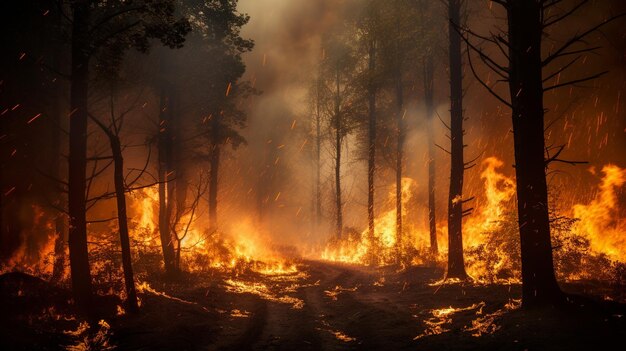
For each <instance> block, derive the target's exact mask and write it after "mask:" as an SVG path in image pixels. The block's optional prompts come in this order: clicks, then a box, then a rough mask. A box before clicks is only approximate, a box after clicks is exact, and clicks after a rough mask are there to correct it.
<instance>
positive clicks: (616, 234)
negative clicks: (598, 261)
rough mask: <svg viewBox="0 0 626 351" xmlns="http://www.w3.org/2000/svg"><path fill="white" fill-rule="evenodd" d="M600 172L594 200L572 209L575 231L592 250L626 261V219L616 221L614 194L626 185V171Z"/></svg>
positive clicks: (610, 167)
mask: <svg viewBox="0 0 626 351" xmlns="http://www.w3.org/2000/svg"><path fill="white" fill-rule="evenodd" d="M602 173H603V174H604V176H603V177H602V181H601V183H600V185H599V188H598V192H597V193H596V196H595V198H594V199H593V200H591V202H589V203H588V204H586V205H584V204H576V205H574V206H573V207H572V213H573V216H574V217H575V218H578V219H579V221H578V222H577V223H576V224H575V225H574V231H575V232H577V233H579V234H581V235H583V236H585V237H586V238H587V239H589V241H590V244H591V249H592V250H593V251H595V252H597V253H604V254H606V255H608V256H609V257H610V258H611V259H613V260H618V261H626V236H625V235H624V233H626V220H625V219H623V218H619V213H618V206H617V194H616V191H617V190H618V189H619V188H620V187H622V186H623V185H624V183H625V182H626V169H623V168H620V167H618V166H615V165H606V166H604V167H603V168H602Z"/></svg>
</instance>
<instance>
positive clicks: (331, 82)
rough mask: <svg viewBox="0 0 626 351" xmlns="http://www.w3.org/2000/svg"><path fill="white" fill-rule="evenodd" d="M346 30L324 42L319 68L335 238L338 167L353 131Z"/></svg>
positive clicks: (338, 229) (339, 222)
mask: <svg viewBox="0 0 626 351" xmlns="http://www.w3.org/2000/svg"><path fill="white" fill-rule="evenodd" d="M347 31H348V29H347V28H345V27H344V28H340V30H337V32H335V33H333V34H332V36H329V37H327V38H324V42H323V48H324V51H325V57H324V60H323V61H322V65H321V71H320V76H321V81H322V89H321V91H322V101H323V106H324V115H325V117H326V120H327V126H328V130H329V132H330V135H332V140H333V141H332V158H333V169H334V186H335V193H334V204H335V238H336V239H341V237H342V234H343V198H342V186H341V178H342V177H341V166H342V162H344V161H343V157H344V155H343V148H344V139H345V137H346V136H347V135H348V134H349V133H350V131H351V130H352V129H353V128H354V127H355V123H354V122H355V118H354V109H355V106H354V105H353V103H354V101H355V89H354V62H355V58H354V49H353V48H352V47H351V46H350V43H349V41H348V38H349V35H348V33H347Z"/></svg>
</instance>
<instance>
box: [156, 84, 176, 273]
mask: <svg viewBox="0 0 626 351" xmlns="http://www.w3.org/2000/svg"><path fill="white" fill-rule="evenodd" d="M169 109H170V106H169V99H168V97H167V95H166V93H165V90H164V91H163V92H162V93H161V108H160V110H159V111H160V113H159V136H158V150H159V169H158V174H159V235H160V238H161V249H162V251H163V264H164V266H165V272H166V273H167V274H168V275H172V274H175V273H176V264H175V256H174V240H173V238H172V233H171V230H170V222H171V211H170V207H171V202H170V199H171V198H170V197H169V195H170V193H171V191H170V188H171V184H170V181H169V176H170V167H169V166H170V160H169V159H170V155H171V153H170V151H169V149H170V143H171V130H170V117H169V115H170V111H169Z"/></svg>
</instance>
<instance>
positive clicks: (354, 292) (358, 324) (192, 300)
mask: <svg viewBox="0 0 626 351" xmlns="http://www.w3.org/2000/svg"><path fill="white" fill-rule="evenodd" d="M442 274H443V272H442V271H441V270H440V269H438V268H430V267H414V268H410V269H408V270H404V271H401V272H395V271H394V270H393V269H392V268H386V269H369V268H362V267H354V266H345V265H338V264H330V263H321V262H304V263H302V265H301V266H300V272H299V273H297V274H288V275H282V276H263V275H260V274H257V273H246V274H240V275H238V276H235V277H232V276H229V275H226V274H225V273H222V272H211V273H197V274H188V275H185V276H184V277H182V278H180V279H179V280H177V281H164V280H163V279H161V278H159V277H156V276H155V277H150V278H148V279H147V282H148V283H149V287H144V288H143V289H142V293H140V294H139V295H140V298H141V304H142V309H141V313H140V314H138V315H129V314H123V315H116V313H115V308H116V301H115V300H114V299H108V300H107V299H105V300H102V301H100V302H98V303H99V305H100V306H99V307H101V309H102V310H104V311H108V312H107V313H108V314H107V313H104V315H105V317H103V318H104V319H105V320H106V322H107V324H102V325H100V326H95V327H92V328H91V329H85V328H83V329H85V330H82V329H79V321H78V320H75V319H73V317H72V306H70V305H69V304H68V300H69V293H68V292H67V291H65V290H62V289H57V288H53V287H51V286H50V285H49V284H47V283H45V282H43V281H40V280H38V279H37V278H34V277H29V276H26V275H20V274H15V273H12V274H7V275H4V276H0V288H1V290H0V297H2V305H3V307H2V311H0V314H1V315H2V321H1V322H0V334H2V335H1V336H2V337H1V339H0V340H1V341H0V349H2V350H20V349H23V350H29V349H50V350H54V349H62V348H71V347H72V346H75V347H82V348H83V349H85V348H87V349H89V348H91V349H106V348H107V347H108V348H111V349H113V348H114V349H118V350H248V349H251V350H252V349H260V350H353V349H362V350H375V349H385V350H395V349H410V350H434V349H445V350H472V349H480V350H589V349H592V348H595V349H607V347H608V345H611V344H612V345H620V344H622V343H623V342H624V340H626V316H624V314H625V312H626V308H624V305H620V304H617V303H614V302H608V301H606V300H609V299H610V298H611V297H613V298H616V296H620V295H623V293H624V291H623V288H620V289H618V288H611V287H609V286H606V285H603V284H600V283H591V282H586V283H577V284H564V285H563V286H562V287H563V289H564V290H565V291H567V292H570V293H575V294H582V295H585V296H586V297H584V298H576V299H574V300H572V303H571V304H570V305H571V306H569V308H566V309H563V310H555V309H549V310H541V311H524V310H521V309H519V298H520V286H519V285H497V284H494V285H475V284H445V285H432V283H433V282H435V281H436V280H438V279H439V278H440V277H441V276H442ZM51 307H52V310H51ZM72 332H73V333H72ZM613 348H614V349H621V348H619V347H616V346H615V347H613ZM608 349H611V348H608Z"/></svg>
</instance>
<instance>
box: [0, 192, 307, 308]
mask: <svg viewBox="0 0 626 351" xmlns="http://www.w3.org/2000/svg"><path fill="white" fill-rule="evenodd" d="M129 200H130V206H129V207H130V208H129V217H130V218H131V220H130V223H129V231H130V240H131V249H132V258H133V268H134V271H135V279H136V281H137V282H139V283H140V284H141V283H143V282H144V281H145V280H146V279H147V277H148V276H149V275H151V274H153V273H155V272H161V271H163V269H164V267H163V252H162V245H161V239H160V231H159V225H158V223H159V218H158V209H159V207H158V206H159V202H158V191H157V189H156V188H154V187H149V188H145V189H142V190H140V191H136V192H134V193H132V194H131V195H130V196H129ZM36 210H37V211H38V213H40V215H38V216H36V218H38V220H37V221H35V224H34V226H33V228H34V229H33V230H35V231H40V232H44V233H49V234H48V235H47V237H46V239H45V240H43V242H42V243H40V244H39V245H37V247H36V248H34V249H33V248H32V247H30V248H29V245H28V243H27V242H25V243H24V244H23V245H22V248H21V249H20V250H18V251H17V253H16V254H15V255H14V256H13V258H11V259H10V260H9V261H7V262H6V263H4V264H3V265H2V267H0V273H6V272H12V271H20V272H24V273H28V274H30V275H32V276H36V277H40V278H42V279H44V280H46V281H54V282H55V283H57V284H60V285H61V286H65V287H69V262H67V260H65V257H68V252H67V248H66V247H65V248H64V249H63V250H62V251H61V252H63V253H64V254H62V255H61V254H60V252H59V250H58V248H57V249H56V250H55V244H57V245H58V243H57V237H58V235H56V233H55V231H54V226H53V219H50V217H49V216H46V214H45V213H44V211H43V210H42V209H36ZM201 217H202V216H198V215H196V216H194V215H193V214H186V215H183V216H182V217H181V218H180V219H179V220H178V221H177V224H176V225H172V227H171V228H170V229H171V231H170V232H171V236H172V240H171V243H172V246H173V250H174V253H175V266H176V269H177V271H180V272H188V273H203V272H211V271H215V272H221V273H228V275H229V276H232V277H236V276H238V275H241V274H245V273H247V272H253V273H256V274H260V275H263V276H269V277H272V276H276V277H279V276H289V275H296V274H298V262H299V260H298V256H297V253H296V252H295V250H294V249H292V248H285V247H281V246H277V245H273V244H272V242H271V240H270V239H269V237H268V236H267V235H264V234H262V233H260V232H259V230H258V229H257V228H256V227H255V226H254V224H253V223H252V222H251V221H246V220H242V221H239V222H236V223H234V224H231V225H230V226H228V228H227V229H226V230H224V231H221V230H209V229H208V228H209V226H208V225H207V223H204V222H203V221H202V218H201ZM46 219H47V220H46ZM88 245H89V254H90V257H89V260H90V264H91V274H92V278H93V284H94V287H95V289H96V292H97V293H99V294H100V295H117V296H120V297H121V298H124V297H125V292H124V287H123V281H124V280H123V271H122V262H121V260H122V258H121V255H120V251H119V248H120V238H119V235H118V231H117V222H116V221H110V222H108V223H107V224H106V225H90V228H89V238H88ZM30 251H33V253H31V252H30ZM59 260H61V261H59ZM55 264H56V265H57V268H58V267H59V266H60V267H61V270H60V273H55V272H54V271H55ZM55 275H58V277H54V276H55Z"/></svg>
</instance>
